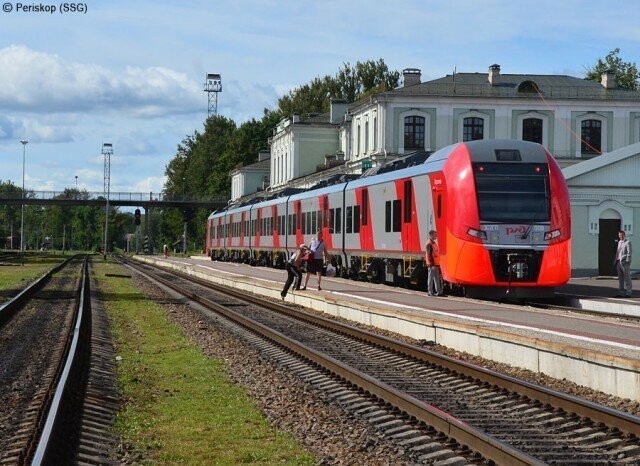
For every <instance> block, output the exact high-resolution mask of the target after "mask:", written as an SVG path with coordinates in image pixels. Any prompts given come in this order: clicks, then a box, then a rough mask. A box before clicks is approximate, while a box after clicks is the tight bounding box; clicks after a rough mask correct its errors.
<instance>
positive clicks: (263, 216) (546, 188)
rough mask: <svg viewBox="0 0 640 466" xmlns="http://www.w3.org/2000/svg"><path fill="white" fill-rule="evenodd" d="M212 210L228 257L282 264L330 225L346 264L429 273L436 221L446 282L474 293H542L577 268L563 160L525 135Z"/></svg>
mask: <svg viewBox="0 0 640 466" xmlns="http://www.w3.org/2000/svg"><path fill="white" fill-rule="evenodd" d="M245 219H248V220H249V222H248V224H249V228H248V230H249V232H247V229H246V228H245V229H243V227H242V225H244V224H245V223H246V220H245ZM208 222H209V224H210V227H209V229H208V230H207V232H208V234H209V233H210V232H213V233H214V234H217V233H220V234H222V235H226V237H225V238H223V239H222V241H221V239H220V238H218V237H215V238H209V237H208V238H207V244H208V245H210V244H211V250H212V251H213V249H214V246H219V245H220V244H222V243H224V245H225V248H226V252H225V257H231V258H234V260H237V258H238V257H243V256H247V255H248V256H249V257H251V258H252V261H251V262H252V263H261V264H264V265H272V266H278V267H282V266H283V265H284V260H285V259H286V257H288V256H289V254H290V252H291V251H292V250H294V249H295V248H296V247H297V245H299V244H300V243H309V242H310V240H311V239H312V238H313V236H314V235H315V233H316V232H317V231H318V230H320V229H322V231H323V233H324V238H325V241H326V246H327V250H328V252H329V253H330V254H331V255H332V256H334V258H335V259H336V265H337V267H338V271H339V273H340V274H341V275H342V276H350V277H352V278H361V279H362V278H367V279H370V280H374V281H377V282H389V283H394V284H401V285H404V284H408V283H413V284H423V283H424V278H425V271H424V270H423V265H424V264H423V255H424V246H425V243H426V241H427V237H428V232H429V230H432V229H433V230H436V231H437V232H438V237H439V249H440V255H441V268H442V276H443V278H444V280H445V282H446V283H447V284H448V285H449V287H450V288H451V289H459V290H460V291H462V292H464V293H465V294H469V295H470V294H473V295H478V294H484V295H487V296H494V297H495V296H517V297H521V296H529V295H541V294H543V293H544V292H547V293H548V292H550V291H551V290H552V289H553V287H554V286H558V285H562V284H564V283H566V282H567V281H568V279H569V276H570V270H571V267H570V259H569V257H570V239H571V220H570V206H569V195H568V190H567V187H566V183H565V181H564V178H563V176H562V172H561V171H560V168H559V167H558V165H557V163H556V162H555V159H554V158H553V157H552V156H551V154H549V153H548V152H547V151H546V150H545V149H544V148H543V147H542V146H540V145H539V144H535V143H530V142H524V141H513V140H482V141H473V142H464V143H458V144H454V145H452V146H449V147H446V148H444V149H441V150H439V151H437V152H435V153H433V154H431V155H430V156H429V157H428V158H427V160H426V161H425V162H424V163H422V164H419V165H416V166H412V167H409V168H403V169H400V170H396V171H388V172H386V173H382V174H379V175H374V176H369V177H364V178H359V179H357V180H353V181H349V182H346V183H341V184H336V185H333V186H329V187H324V188H321V189H315V190H309V191H305V192H302V193H298V194H294V195H291V196H284V197H281V198H276V199H271V200H268V201H264V202H257V203H256V204H253V205H250V206H245V207H240V208H231V209H229V210H227V211H225V212H218V213H214V214H212V215H211V216H210V218H209V220H208ZM238 225H240V226H238ZM243 252H244V254H243ZM214 256H215V255H214V254H213V253H212V258H215V257H214Z"/></svg>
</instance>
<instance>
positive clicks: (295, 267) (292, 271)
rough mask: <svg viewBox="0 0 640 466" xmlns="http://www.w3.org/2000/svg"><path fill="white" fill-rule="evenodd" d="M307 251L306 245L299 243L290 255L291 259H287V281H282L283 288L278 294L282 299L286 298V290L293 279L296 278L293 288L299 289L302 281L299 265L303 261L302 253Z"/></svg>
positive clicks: (300, 265)
mask: <svg viewBox="0 0 640 466" xmlns="http://www.w3.org/2000/svg"><path fill="white" fill-rule="evenodd" d="M306 252H307V246H305V245H304V244H301V245H300V247H299V248H298V249H297V250H296V251H295V252H294V253H293V254H292V255H291V259H289V260H288V261H287V264H286V265H285V268H286V270H287V281H286V282H285V283H284V288H283V289H282V291H281V292H280V296H282V299H283V300H284V298H286V296H287V292H288V291H289V287H290V286H291V283H293V280H294V279H295V280H296V283H295V285H294V286H293V288H294V289H296V290H299V289H300V282H301V281H302V271H301V270H300V267H302V262H303V261H304V255H305V254H306Z"/></svg>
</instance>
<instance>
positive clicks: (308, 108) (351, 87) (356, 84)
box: [278, 59, 400, 116]
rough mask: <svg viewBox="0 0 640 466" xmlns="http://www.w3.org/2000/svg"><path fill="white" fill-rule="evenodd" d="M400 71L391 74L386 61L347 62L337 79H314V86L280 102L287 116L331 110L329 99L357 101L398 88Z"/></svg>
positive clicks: (326, 77) (306, 86) (285, 97)
mask: <svg viewBox="0 0 640 466" xmlns="http://www.w3.org/2000/svg"><path fill="white" fill-rule="evenodd" d="M399 81H400V72H399V71H389V68H388V67H387V65H386V64H385V62H384V60H383V59H379V60H378V61H374V60H367V61H365V62H356V64H355V66H351V64H350V63H348V62H347V63H344V64H343V65H342V68H340V69H339V70H338V72H337V73H336V75H335V76H333V77H332V76H328V75H327V76H324V77H323V78H314V79H313V80H312V81H311V83H309V84H305V85H303V86H300V87H297V88H295V89H294V90H292V91H290V92H289V94H287V95H285V96H283V97H282V98H280V99H279V100H278V107H279V109H280V112H281V113H282V115H284V116H290V115H294V114H296V115H306V114H309V113H323V112H328V111H329V103H330V101H329V97H333V98H337V99H344V100H346V101H347V102H355V101H357V100H359V99H362V98H363V97H366V96H368V95H370V94H372V93H376V92H384V91H387V90H390V89H393V88H395V87H397V86H398V83H399Z"/></svg>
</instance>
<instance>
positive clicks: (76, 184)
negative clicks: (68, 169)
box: [76, 175, 78, 192]
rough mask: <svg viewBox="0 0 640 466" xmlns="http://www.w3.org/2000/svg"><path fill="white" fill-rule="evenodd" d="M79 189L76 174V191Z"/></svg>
mask: <svg viewBox="0 0 640 466" xmlns="http://www.w3.org/2000/svg"><path fill="white" fill-rule="evenodd" d="M77 191H78V175H76V192H77Z"/></svg>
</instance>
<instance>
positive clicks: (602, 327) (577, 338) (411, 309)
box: [168, 256, 640, 359]
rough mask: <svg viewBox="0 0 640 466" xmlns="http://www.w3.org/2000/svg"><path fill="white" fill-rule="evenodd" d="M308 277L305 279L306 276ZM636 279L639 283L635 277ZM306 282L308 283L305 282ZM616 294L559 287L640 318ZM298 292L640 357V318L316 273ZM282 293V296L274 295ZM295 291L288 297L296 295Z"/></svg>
mask: <svg viewBox="0 0 640 466" xmlns="http://www.w3.org/2000/svg"><path fill="white" fill-rule="evenodd" d="M168 260H169V261H172V262H180V263H182V264H185V265H188V266H189V267H196V268H198V269H199V270H201V271H204V272H206V273H218V272H220V273H225V274H227V275H235V276H237V277H239V279H240V277H246V278H248V279H258V280H260V282H261V283H268V284H269V286H271V287H273V288H274V290H276V289H277V290H278V291H279V289H281V288H282V286H283V283H284V281H285V279H286V272H285V271H284V270H277V269H270V268H266V267H251V266H249V265H245V264H236V263H231V262H216V261H211V260H208V259H207V258H206V257H205V256H202V257H192V258H190V259H179V258H172V257H169V259H168ZM303 280H304V279H303ZM634 282H635V281H634ZM303 284H304V281H303ZM616 292H617V279H616V280H613V279H603V280H602V279H595V278H594V279H576V280H571V282H570V283H569V284H568V285H566V286H565V287H562V289H559V290H558V293H559V294H560V295H562V296H563V297H565V298H566V299H568V300H575V302H574V304H577V305H579V306H581V307H583V308H585V309H590V310H595V311H598V309H599V307H601V308H603V309H609V310H611V311H612V312H616V313H618V314H621V313H626V312H627V311H629V312H630V314H629V315H632V316H633V315H634V313H637V315H638V316H640V294H638V293H637V292H636V294H634V297H632V298H624V299H620V298H613V297H612V296H613V295H615V294H616ZM295 293H296V294H298V293H299V294H305V293H306V294H309V293H311V294H316V293H317V294H318V295H324V297H325V298H330V299H332V300H346V301H355V302H358V303H360V304H362V305H365V306H366V305H371V306H375V307H380V306H382V307H386V308H389V309H393V310H394V311H400V312H405V313H406V314H407V315H408V316H411V315H412V314H418V315H420V316H423V315H424V313H425V312H428V313H429V315H430V316H432V317H434V318H436V317H437V318H441V319H449V320H455V321H462V322H465V323H470V324H472V325H481V326H485V327H491V328H497V327H500V328H502V329H507V331H509V332H513V333H517V334H521V335H531V334H532V333H537V334H543V335H544V336H543V337H541V338H545V339H549V340H551V341H554V342H555V341H566V340H567V339H568V340H571V341H572V342H573V343H575V344H578V345H580V346H582V347H585V349H589V350H591V351H598V352H605V353H607V354H611V355H614V356H625V357H628V355H629V354H630V353H631V354H633V356H634V357H637V358H638V359H640V322H634V321H621V320H620V319H618V318H615V317H614V318H610V317H605V316H602V317H601V316H599V315H596V316H589V315H581V314H574V313H571V312H566V311H562V310H560V311H556V310H546V309H545V310H543V309H538V308H531V307H523V306H514V305H511V304H508V303H492V302H488V301H481V300H475V299H467V298H462V297H453V296H452V297H444V298H439V297H430V296H428V295H427V294H426V293H424V292H420V291H414V290H408V289H404V288H396V287H391V286H387V285H379V284H372V283H368V282H359V281H353V280H347V279H342V278H329V277H323V278H322V291H317V282H316V277H315V276H311V278H310V280H309V287H308V290H307V291H300V292H295ZM275 296H278V294H275ZM292 296H293V294H292V293H291V292H290V295H289V296H288V297H287V299H288V300H291V299H293V298H292Z"/></svg>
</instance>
